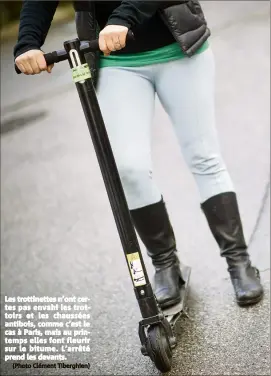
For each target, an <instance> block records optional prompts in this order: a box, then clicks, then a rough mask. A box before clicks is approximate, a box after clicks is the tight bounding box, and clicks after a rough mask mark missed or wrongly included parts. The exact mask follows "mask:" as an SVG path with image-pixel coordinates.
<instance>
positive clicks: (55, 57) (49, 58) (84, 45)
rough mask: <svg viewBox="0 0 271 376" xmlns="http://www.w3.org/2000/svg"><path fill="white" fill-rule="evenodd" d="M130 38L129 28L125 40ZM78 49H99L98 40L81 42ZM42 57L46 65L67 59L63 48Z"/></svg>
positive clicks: (131, 36) (18, 72)
mask: <svg viewBox="0 0 271 376" xmlns="http://www.w3.org/2000/svg"><path fill="white" fill-rule="evenodd" d="M132 40H134V34H133V33H132V31H131V30H129V31H128V34H127V38H126V41H127V42H130V41H132ZM80 50H81V52H83V53H88V52H97V51H98V50H99V40H98V39H95V40H92V41H83V42H81V45H80ZM44 59H45V61H46V65H47V66H48V65H52V64H56V63H59V62H61V61H65V60H68V54H67V52H66V51H65V50H64V49H63V50H58V51H53V52H49V53H46V54H44ZM14 68H15V71H16V73H17V74H21V73H22V72H21V71H20V69H19V68H18V67H17V65H16V64H15V65H14Z"/></svg>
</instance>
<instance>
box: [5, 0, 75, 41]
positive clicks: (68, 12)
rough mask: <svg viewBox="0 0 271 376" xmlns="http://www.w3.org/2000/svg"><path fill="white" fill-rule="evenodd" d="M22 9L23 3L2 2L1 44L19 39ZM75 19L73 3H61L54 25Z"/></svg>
mask: <svg viewBox="0 0 271 376" xmlns="http://www.w3.org/2000/svg"><path fill="white" fill-rule="evenodd" d="M35 1H37V0H35ZM48 1H50V0H48ZM21 7H22V1H0V14H1V16H0V17H1V20H0V21H1V42H5V41H7V40H10V39H14V38H17V35H18V26H19V18H20V11H21ZM73 17H74V9H73V2H72V1H60V2H59V6H58V8H57V11H56V14H55V16H54V19H53V22H52V24H60V23H65V22H69V21H70V20H71V19H72V18H73Z"/></svg>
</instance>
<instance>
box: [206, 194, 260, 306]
mask: <svg viewBox="0 0 271 376" xmlns="http://www.w3.org/2000/svg"><path fill="white" fill-rule="evenodd" d="M201 207H202V210H203V212H204V214H205V216H206V218H207V221H208V224H209V227H210V229H211V232H212V234H213V236H214V238H215V240H216V241H217V244H218V245H219V247H220V250H221V256H222V257H225V258H226V261H227V263H228V271H229V274H230V278H231V282H232V285H233V288H234V290H235V294H236V300H237V303H238V304H239V305H240V306H245V305H251V304H255V303H257V302H259V301H260V300H261V298H262V296H263V287H262V285H261V282H260V273H259V270H258V269H257V268H255V267H254V266H252V265H251V262H250V258H249V254H248V252H247V245H246V242H245V239H244V234H243V227H242V222H241V219H240V214H239V208H238V203H237V198H236V194H235V193H234V192H226V193H221V194H218V195H216V196H213V197H211V198H209V199H208V200H207V201H205V202H204V203H203V204H202V205H201Z"/></svg>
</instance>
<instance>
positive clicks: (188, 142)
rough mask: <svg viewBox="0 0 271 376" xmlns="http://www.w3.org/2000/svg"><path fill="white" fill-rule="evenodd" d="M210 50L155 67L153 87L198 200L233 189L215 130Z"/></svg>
mask: <svg viewBox="0 0 271 376" xmlns="http://www.w3.org/2000/svg"><path fill="white" fill-rule="evenodd" d="M214 79H215V64H214V57H213V53H212V50H211V49H210V48H209V49H207V50H206V51H205V52H203V53H201V54H198V55H194V56H193V57H192V58H184V59H180V60H176V61H173V62H170V63H166V64H160V65H159V66H157V69H156V75H155V84H156V90H157V94H158V97H159V99H160V101H161V104H162V106H163V107H164V109H165V111H166V112H167V113H168V115H169V117H170V119H171V121H172V123H173V125H174V129H175V131H176V134H177V137H178V141H179V144H180V146H181V149H182V153H183V156H184V158H185V160H186V162H187V164H188V166H189V168H190V170H191V172H192V173H193V175H194V177H195V179H196V183H197V185H198V188H199V191H200V195H201V200H202V201H205V200H207V199H208V198H209V197H212V196H213V195H215V194H219V193H221V192H223V191H230V190H233V186H232V181H231V179H230V176H229V174H228V172H227V169H226V167H225V163H224V161H223V159H222V156H221V153H220V146H219V141H218V136H217V131H216V127H215V101H214V98H215V95H214V86H215V85H214Z"/></svg>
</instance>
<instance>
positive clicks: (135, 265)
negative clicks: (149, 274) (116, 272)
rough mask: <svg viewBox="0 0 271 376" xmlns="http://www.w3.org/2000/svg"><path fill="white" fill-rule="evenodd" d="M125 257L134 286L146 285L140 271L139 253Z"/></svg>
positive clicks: (141, 270) (142, 273)
mask: <svg viewBox="0 0 271 376" xmlns="http://www.w3.org/2000/svg"><path fill="white" fill-rule="evenodd" d="M126 256H127V260H128V264H129V268H130V272H131V276H132V279H133V282H134V286H135V287H137V286H144V285H146V280H145V275H144V272H143V269H142V265H141V261H140V257H139V253H138V252H135V253H130V254H128V255H126Z"/></svg>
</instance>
